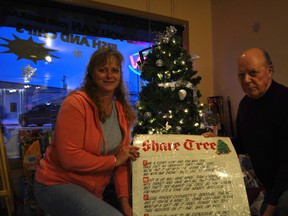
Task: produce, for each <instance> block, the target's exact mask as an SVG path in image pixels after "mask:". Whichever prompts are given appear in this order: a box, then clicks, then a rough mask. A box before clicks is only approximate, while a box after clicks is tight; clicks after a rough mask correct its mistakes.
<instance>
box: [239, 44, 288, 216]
mask: <svg viewBox="0 0 288 216" xmlns="http://www.w3.org/2000/svg"><path fill="white" fill-rule="evenodd" d="M273 73H274V68H273V64H272V61H271V58H270V56H269V54H268V53H267V52H266V51H265V50H263V49H260V48H250V49H247V50H245V51H244V52H243V53H242V54H241V55H240V57H239V59H238V79H239V82H240V84H241V87H242V89H243V91H244V93H245V94H246V95H245V96H244V97H243V99H242V100H241V102H240V104H239V107H238V113H237V121H236V128H237V136H236V139H235V143H234V145H235V149H236V151H237V153H238V154H244V153H248V155H249V157H250V159H251V162H252V165H253V168H254V171H255V173H256V176H257V177H258V179H259V180H260V182H261V183H262V186H263V188H264V190H265V199H264V201H263V204H262V206H261V215H263V216H272V215H274V216H275V215H277V216H278V215H279V216H288V136H287V135H288V88H287V87H285V86H283V85H281V84H279V83H277V82H275V81H274V80H273Z"/></svg>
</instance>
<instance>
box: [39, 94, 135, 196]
mask: <svg viewBox="0 0 288 216" xmlns="http://www.w3.org/2000/svg"><path fill="white" fill-rule="evenodd" d="M115 105H116V108H117V111H118V120H119V124H120V128H121V131H122V141H121V144H120V145H129V144H130V126H129V125H127V122H126V119H125V116H124V111H123V107H122V105H121V104H120V103H119V102H118V101H115ZM103 140H104V136H103V131H102V129H101V126H100V120H99V117H98V110H97V107H96V106H95V104H94V103H93V102H92V100H91V99H90V98H89V97H88V96H87V94H86V93H84V92H83V91H73V92H71V93H70V94H69V95H68V96H67V98H66V99H65V100H64V101H63V104H62V106H61V108H60V111H59V113H58V118H57V123H56V129H55V133H54V138H53V140H52V143H51V145H49V146H48V147H47V149H46V153H45V157H44V158H43V159H42V160H41V161H40V165H39V167H38V169H37V171H36V176H35V179H36V180H37V181H38V182H40V183H42V184H46V185H54V184H67V183H73V184H77V185H80V186H82V187H84V188H86V189H87V190H89V191H90V192H91V193H93V194H95V195H96V196H97V197H99V198H103V195H102V194H103V191H104V189H105V187H106V185H107V184H108V183H109V182H110V178H111V176H112V174H114V184H115V189H116V193H117V195H118V197H119V198H120V197H129V185H128V182H129V164H128V162H127V164H126V165H122V166H119V167H117V168H115V156H114V155H105V156H102V155H100V150H101V145H102V141H103ZM104 142H105V140H104ZM106 145H108V144H107V143H105V146H106Z"/></svg>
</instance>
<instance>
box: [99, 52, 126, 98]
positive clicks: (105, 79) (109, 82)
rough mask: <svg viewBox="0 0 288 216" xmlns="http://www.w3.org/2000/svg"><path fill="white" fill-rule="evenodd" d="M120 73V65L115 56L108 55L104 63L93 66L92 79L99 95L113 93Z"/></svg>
mask: <svg viewBox="0 0 288 216" xmlns="http://www.w3.org/2000/svg"><path fill="white" fill-rule="evenodd" d="M121 73H122V72H121V65H120V63H119V62H118V60H117V58H116V57H115V56H109V57H108V59H107V63H106V65H104V66H101V67H98V66H97V67H95V68H94V81H95V83H96V85H97V86H98V88H99V95H100V96H103V95H107V94H112V95H113V94H114V90H115V89H116V87H117V86H118V84H119V82H120V79H121Z"/></svg>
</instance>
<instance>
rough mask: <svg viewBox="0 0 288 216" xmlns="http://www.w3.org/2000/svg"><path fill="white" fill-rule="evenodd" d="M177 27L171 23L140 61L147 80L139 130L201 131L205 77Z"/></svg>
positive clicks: (136, 131)
mask: <svg viewBox="0 0 288 216" xmlns="http://www.w3.org/2000/svg"><path fill="white" fill-rule="evenodd" d="M176 32H177V29H176V28H175V27H173V26H170V27H167V28H166V31H164V32H163V33H158V34H157V36H156V37H155V41H154V42H155V45H154V46H153V47H152V48H151V50H150V51H149V52H147V53H146V55H145V58H144V57H143V58H142V60H143V59H144V60H143V62H142V64H140V65H141V66H140V71H141V79H142V81H143V83H144V85H143V86H142V89H141V92H140V94H139V100H138V101H137V102H136V108H137V111H138V121H137V124H136V125H135V126H134V129H133V135H136V134H174V133H175V134H201V133H202V132H203V131H204V129H203V128H204V127H203V124H202V123H201V122H202V118H201V111H202V110H203V105H201V104H200V102H199V97H200V96H201V94H200V92H199V90H197V85H198V84H199V83H200V80H201V77H199V76H196V74H197V71H195V70H193V59H192V57H191V55H190V54H188V53H187V51H186V50H185V49H184V48H183V46H182V39H181V37H180V36H177V35H176Z"/></svg>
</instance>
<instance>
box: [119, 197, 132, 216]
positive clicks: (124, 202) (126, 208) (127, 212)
mask: <svg viewBox="0 0 288 216" xmlns="http://www.w3.org/2000/svg"><path fill="white" fill-rule="evenodd" d="M119 201H120V204H121V208H122V213H123V215H124V216H132V208H131V206H130V204H129V199H128V197H121V198H120V199H119Z"/></svg>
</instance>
